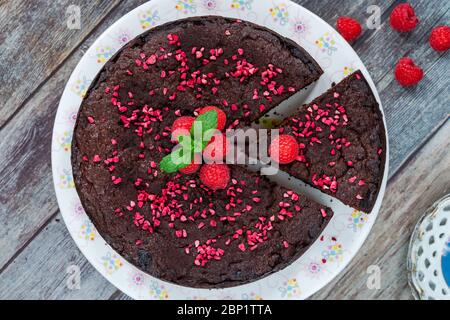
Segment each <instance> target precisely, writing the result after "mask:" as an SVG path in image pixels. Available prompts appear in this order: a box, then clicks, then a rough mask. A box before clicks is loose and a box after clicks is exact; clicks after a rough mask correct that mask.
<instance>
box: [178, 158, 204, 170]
mask: <svg viewBox="0 0 450 320" xmlns="http://www.w3.org/2000/svg"><path fill="white" fill-rule="evenodd" d="M194 159H195V161H192V163H191V164H190V165H188V166H187V167H184V168H182V169H180V170H178V171H179V172H181V173H183V174H193V173H196V172H197V171H198V169H199V168H200V166H201V162H202V157H201V155H200V154H196V155H195V156H194Z"/></svg>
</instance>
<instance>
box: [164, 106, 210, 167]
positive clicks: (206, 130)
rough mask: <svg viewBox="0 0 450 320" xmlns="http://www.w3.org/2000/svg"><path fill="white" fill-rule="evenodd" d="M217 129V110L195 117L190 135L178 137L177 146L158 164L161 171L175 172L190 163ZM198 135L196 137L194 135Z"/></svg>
mask: <svg viewBox="0 0 450 320" xmlns="http://www.w3.org/2000/svg"><path fill="white" fill-rule="evenodd" d="M215 129H217V112H216V111H215V110H211V111H208V112H205V113H203V114H201V115H199V116H198V117H197V119H195V121H194V123H193V124H192V128H191V130H190V134H191V135H190V136H180V137H178V142H179V145H178V148H177V149H176V150H174V151H173V152H172V153H171V154H168V155H167V156H165V157H164V158H163V159H162V160H161V162H160V164H159V166H160V168H161V170H162V171H164V172H167V173H175V172H177V171H178V170H180V169H183V168H185V167H187V166H188V165H189V164H191V163H192V160H193V159H194V154H195V153H201V152H202V151H203V150H204V149H205V148H206V146H207V145H208V143H209V141H210V140H211V138H212V136H213V134H214V133H215ZM196 134H197V135H198V137H197V136H196Z"/></svg>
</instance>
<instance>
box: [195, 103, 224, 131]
mask: <svg viewBox="0 0 450 320" xmlns="http://www.w3.org/2000/svg"><path fill="white" fill-rule="evenodd" d="M211 110H215V111H216V112H217V130H219V131H222V130H223V129H225V124H226V123H227V116H226V114H225V112H223V110H222V109H219V108H217V107H214V106H208V107H205V108H203V109H201V110H200V111H199V112H198V114H203V113H206V112H208V111H211Z"/></svg>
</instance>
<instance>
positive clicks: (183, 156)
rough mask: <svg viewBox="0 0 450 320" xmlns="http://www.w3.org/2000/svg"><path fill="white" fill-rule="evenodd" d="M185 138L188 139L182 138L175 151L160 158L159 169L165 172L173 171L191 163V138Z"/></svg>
mask: <svg viewBox="0 0 450 320" xmlns="http://www.w3.org/2000/svg"><path fill="white" fill-rule="evenodd" d="M186 138H189V139H183V140H182V142H180V144H179V145H178V146H177V149H176V150H175V151H173V152H172V153H170V154H168V155H167V156H165V157H164V158H163V159H162V160H161V162H160V164H159V166H160V168H161V170H163V171H164V172H167V173H175V172H177V171H178V170H180V169H182V168H185V167H187V166H188V165H189V164H191V163H192V159H193V154H192V144H191V139H190V137H186Z"/></svg>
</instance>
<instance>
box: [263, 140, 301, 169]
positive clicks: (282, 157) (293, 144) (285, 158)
mask: <svg viewBox="0 0 450 320" xmlns="http://www.w3.org/2000/svg"><path fill="white" fill-rule="evenodd" d="M298 152H299V147H298V143H297V140H295V138H294V137H293V136H290V135H288V134H280V135H279V136H277V137H275V139H273V141H272V143H271V144H270V147H269V153H270V157H271V158H272V160H274V161H277V162H278V163H281V164H288V163H291V162H293V161H295V160H296V159H297V157H298Z"/></svg>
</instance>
